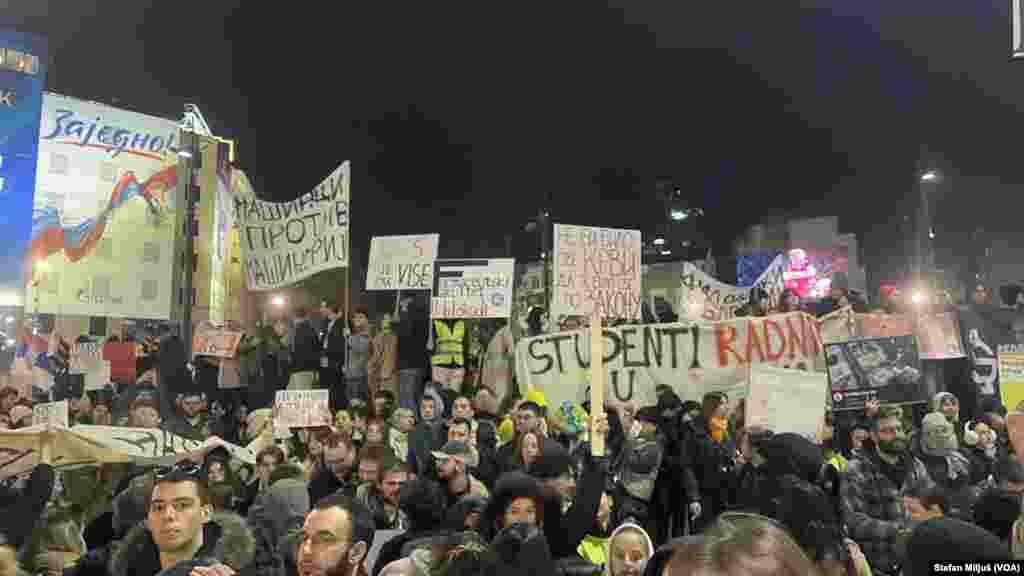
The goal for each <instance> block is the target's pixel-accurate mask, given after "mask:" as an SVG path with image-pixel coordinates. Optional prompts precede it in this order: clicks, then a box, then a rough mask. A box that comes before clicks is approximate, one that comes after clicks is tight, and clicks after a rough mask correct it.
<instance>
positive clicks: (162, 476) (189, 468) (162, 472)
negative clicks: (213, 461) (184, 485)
mask: <svg viewBox="0 0 1024 576" xmlns="http://www.w3.org/2000/svg"><path fill="white" fill-rule="evenodd" d="M202 473H203V469H202V468H200V467H199V466H198V465H196V464H193V463H192V462H178V463H177V464H175V465H173V466H161V467H160V468H157V469H156V479H157V480H167V479H169V478H172V477H173V478H182V479H193V480H194V479H198V478H200V477H201V476H202Z"/></svg>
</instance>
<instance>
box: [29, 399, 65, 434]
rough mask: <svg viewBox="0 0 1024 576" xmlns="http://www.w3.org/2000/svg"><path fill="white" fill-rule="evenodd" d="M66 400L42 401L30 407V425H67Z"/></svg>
mask: <svg viewBox="0 0 1024 576" xmlns="http://www.w3.org/2000/svg"><path fill="white" fill-rule="evenodd" d="M68 420H69V418H68V401H67V400H61V401H60V402H44V403H39V404H36V405H35V406H33V407H32V425H33V426H39V425H42V424H47V423H49V424H50V425H52V426H64V427H65V428H67V427H68Z"/></svg>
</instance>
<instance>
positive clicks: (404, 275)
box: [366, 234, 441, 290]
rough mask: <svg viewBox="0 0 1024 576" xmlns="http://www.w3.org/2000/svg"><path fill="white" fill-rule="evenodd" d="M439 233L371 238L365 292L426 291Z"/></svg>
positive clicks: (430, 282) (431, 279)
mask: <svg viewBox="0 0 1024 576" xmlns="http://www.w3.org/2000/svg"><path fill="white" fill-rule="evenodd" d="M440 238H441V236H440V235H439V234H421V235H418V236H374V237H373V239H372V240H370V266H369V272H368V273H367V274H366V289H367V290H430V289H431V287H432V286H433V285H434V260H437V246H438V244H439V243H440Z"/></svg>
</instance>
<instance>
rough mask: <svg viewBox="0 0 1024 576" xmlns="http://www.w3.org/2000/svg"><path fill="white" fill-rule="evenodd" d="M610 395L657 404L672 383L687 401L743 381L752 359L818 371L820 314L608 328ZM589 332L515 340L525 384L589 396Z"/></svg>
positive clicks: (576, 398)
mask: <svg viewBox="0 0 1024 576" xmlns="http://www.w3.org/2000/svg"><path fill="white" fill-rule="evenodd" d="M604 339H605V343H604V348H605V353H604V367H605V384H606V387H607V389H608V391H607V392H606V398H608V399H609V400H610V401H612V402H632V401H637V402H639V403H640V404H641V405H643V404H654V403H656V402H657V395H656V394H655V389H656V387H657V386H659V385H663V384H664V385H666V386H669V387H670V388H672V389H674V390H675V391H676V393H677V394H679V396H680V397H681V398H683V399H693V400H700V398H701V397H702V396H703V395H704V394H705V393H706V392H711V391H718V390H724V389H728V388H731V387H734V386H736V385H737V384H742V385H743V387H745V386H746V383H747V378H748V375H747V373H748V371H749V367H750V366H751V365H752V364H770V365H773V366H778V367H782V368H790V369H798V370H813V369H814V366H815V363H816V359H817V358H818V356H819V355H820V354H821V352H822V344H821V336H820V334H819V332H818V324H817V322H816V321H815V319H814V318H813V317H811V316H809V315H807V314H804V313H801V312H794V313H790V314H779V315H776V316H768V317H764V318H744V319H736V320H730V321H726V322H716V323H702V324H692V323H671V324H644V325H634V326H622V327H616V328H608V329H605V330H604ZM589 366H590V333H589V331H587V330H583V331H574V332H562V333H558V334H548V335H544V336H537V337H535V338H524V339H522V340H520V341H519V343H518V344H517V345H516V374H517V379H518V381H519V385H520V386H525V387H526V388H528V389H537V390H540V391H542V392H544V394H545V396H546V397H547V401H548V404H549V405H552V406H558V405H560V404H561V403H562V402H563V401H566V400H568V401H571V402H574V403H579V402H583V401H585V400H586V399H587V398H588V391H587V389H588V384H589Z"/></svg>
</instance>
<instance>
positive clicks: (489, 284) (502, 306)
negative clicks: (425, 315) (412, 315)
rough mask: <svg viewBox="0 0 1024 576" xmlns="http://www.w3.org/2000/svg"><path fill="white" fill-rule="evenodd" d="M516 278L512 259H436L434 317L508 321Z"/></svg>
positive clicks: (432, 305) (432, 303)
mask: <svg viewBox="0 0 1024 576" xmlns="http://www.w3.org/2000/svg"><path fill="white" fill-rule="evenodd" d="M515 278H516V261H515V260H513V259H512V258H492V259H490V260H437V261H436V262H435V263H434V293H433V294H432V295H431V299H430V300H431V302H430V312H431V317H432V318H435V319H446V318H452V319H458V318H508V317H509V316H511V315H512V292H513V288H514V287H515Z"/></svg>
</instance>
